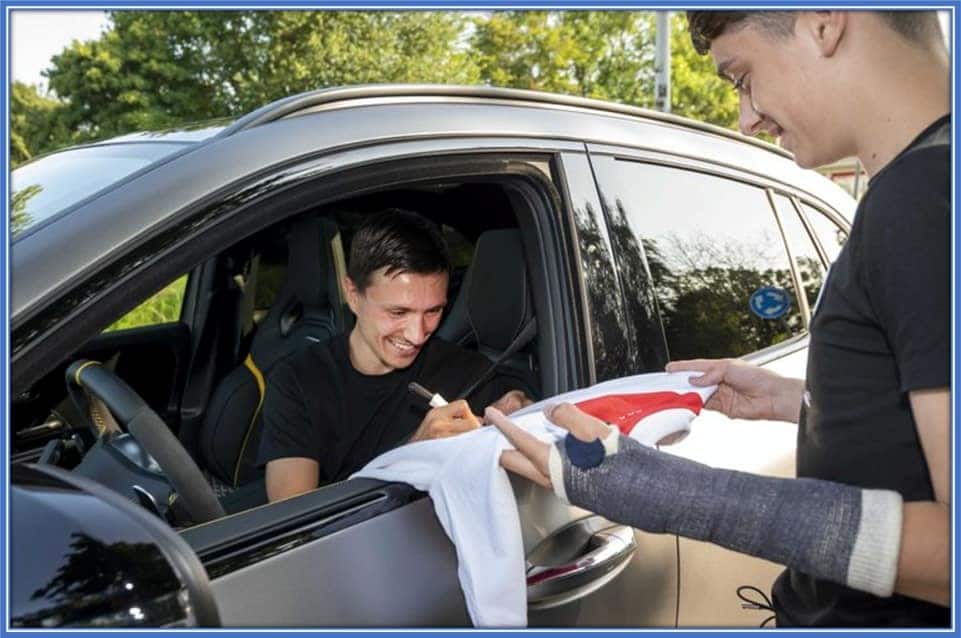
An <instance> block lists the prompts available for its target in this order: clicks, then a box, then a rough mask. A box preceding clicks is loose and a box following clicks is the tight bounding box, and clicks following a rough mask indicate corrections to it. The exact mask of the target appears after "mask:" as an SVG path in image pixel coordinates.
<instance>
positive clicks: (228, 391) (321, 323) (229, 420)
mask: <svg viewBox="0 0 961 638" xmlns="http://www.w3.org/2000/svg"><path fill="white" fill-rule="evenodd" d="M339 242H340V237H339V235H338V230H337V226H336V224H334V222H333V221H331V220H329V219H326V218H319V217H316V216H313V217H310V218H307V219H303V220H299V221H297V222H296V223H295V224H294V225H293V226H292V227H291V229H290V230H289V232H288V234H287V246H288V258H287V275H286V280H285V282H284V284H283V286H282V287H281V289H280V291H279V292H278V293H277V297H276V299H275V300H274V302H273V303H272V304H271V307H270V310H269V311H268V313H267V316H266V317H265V318H264V320H263V321H262V322H261V324H260V325H259V326H258V327H257V329H256V332H255V333H254V336H253V339H252V340H251V342H250V351H249V354H248V355H247V358H246V359H245V360H244V362H243V364H242V365H240V366H238V367H236V368H234V369H233V370H232V371H231V372H230V373H229V374H228V375H227V376H226V377H225V378H224V379H223V380H222V381H221V382H220V384H219V385H218V386H217V388H216V389H215V390H214V392H213V394H212V396H211V399H210V404H209V406H208V409H207V411H206V414H205V416H204V420H203V424H202V425H201V428H200V431H199V433H198V437H197V453H198V456H199V461H200V464H201V466H202V467H203V468H205V469H206V470H207V472H208V473H209V476H210V478H211V482H212V483H213V484H214V488H215V490H217V491H218V492H219V493H220V494H224V493H228V492H230V491H231V490H232V489H233V488H236V487H239V486H241V485H244V484H246V483H249V482H251V481H253V480H255V479H258V478H260V477H261V476H263V470H262V469H258V468H257V453H258V448H259V446H260V435H261V428H262V415H261V407H262V405H263V400H264V391H265V389H266V381H265V378H266V377H267V375H268V374H269V373H270V371H271V369H273V368H274V366H276V365H277V364H278V363H279V362H281V361H283V360H284V359H286V358H288V357H290V356H292V355H293V354H295V353H297V352H298V351H300V350H301V349H303V348H304V347H306V346H308V345H309V344H311V343H316V342H320V341H323V340H326V339H328V338H330V337H331V336H333V335H335V334H339V333H341V332H342V331H343V330H344V310H343V303H342V300H341V295H340V285H339V281H338V274H339V272H340V267H339V266H338V264H337V262H336V259H338V258H339V259H341V260H342V258H343V253H342V252H340V253H339V254H338V252H339V251H338V249H339Z"/></svg>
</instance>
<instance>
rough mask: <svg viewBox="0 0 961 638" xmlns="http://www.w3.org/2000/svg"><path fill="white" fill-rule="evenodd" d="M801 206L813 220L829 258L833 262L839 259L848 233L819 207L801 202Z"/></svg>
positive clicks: (812, 222) (816, 233) (815, 229)
mask: <svg viewBox="0 0 961 638" xmlns="http://www.w3.org/2000/svg"><path fill="white" fill-rule="evenodd" d="M801 208H802V209H803V210H804V214H805V215H806V216H807V218H808V221H809V222H811V227H812V228H813V229H814V234H815V235H817V237H818V240H819V241H820V242H821V247H822V248H823V249H824V252H825V253H827V256H828V259H829V260H830V261H832V262H833V261H834V260H835V259H837V257H838V253H839V252H841V247H842V246H844V242H846V241H847V239H848V235H847V233H845V232H844V231H843V230H842V229H841V227H840V226H838V225H837V224H835V223H834V222H833V221H831V220H830V219H829V218H828V216H827V215H825V214H824V213H822V212H821V211H819V210H818V209H816V208H813V207H811V206H808V205H807V204H801Z"/></svg>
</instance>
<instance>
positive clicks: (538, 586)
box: [527, 516, 637, 609]
mask: <svg viewBox="0 0 961 638" xmlns="http://www.w3.org/2000/svg"><path fill="white" fill-rule="evenodd" d="M636 550H637V542H636V541H635V540H634V530H633V529H631V528H630V527H626V526H624V525H615V524H614V523H611V522H610V521H607V520H605V519H603V518H601V517H600V516H588V517H586V518H582V519H580V520H577V521H574V522H573V523H570V524H568V525H565V526H564V527H562V528H561V529H559V530H557V531H556V532H554V533H553V534H551V535H550V536H548V537H547V538H545V539H544V540H543V541H541V542H540V543H539V544H538V545H537V546H536V547H535V548H534V549H533V550H531V552H530V554H528V557H527V605H528V607H529V608H530V609H549V608H551V607H556V606H558V605H564V604H566V603H569V602H572V601H574V600H577V599H579V598H583V597H584V596H586V595H588V594H590V593H591V592H594V591H596V590H598V589H599V588H601V587H603V586H604V585H606V584H607V583H608V582H609V581H611V580H612V579H613V578H614V577H615V576H617V575H618V574H619V573H621V571H623V570H624V568H625V567H627V564H628V563H629V562H630V560H631V557H632V556H634V552H635V551H636Z"/></svg>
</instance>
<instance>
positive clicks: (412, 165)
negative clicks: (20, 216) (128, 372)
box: [13, 117, 676, 626]
mask: <svg viewBox="0 0 961 638" xmlns="http://www.w3.org/2000/svg"><path fill="white" fill-rule="evenodd" d="M303 119H304V120H305V121H303V122H300V125H301V126H303V127H306V128H309V129H311V130H315V129H316V128H317V126H315V125H314V124H313V123H311V121H310V119H311V118H308V117H305V118H303ZM283 124H284V126H286V127H287V128H289V127H290V126H291V124H290V121H286V122H284V123H283ZM258 133H259V134H258V135H256V136H254V140H253V142H254V143H256V142H257V141H258V140H259V139H260V138H262V137H263V135H262V133H260V132H258ZM239 144H240V143H239V142H237V144H236V145H239ZM505 148H508V149H510V151H509V152H506V151H504V149H505ZM578 148H579V145H578V144H575V143H572V142H554V141H539V140H533V139H524V140H505V139H503V138H498V139H493V140H489V141H486V142H485V141H483V140H478V139H477V138H473V139H471V140H470V141H469V142H464V141H459V140H457V139H456V138H451V139H445V140H438V139H431V140H428V141H424V142H405V143H397V142H393V143H391V144H387V145H383V146H378V145H367V146H364V147H363V148H349V149H346V150H342V151H339V152H337V153H330V154H328V155H325V156H324V157H322V158H321V159H319V160H316V159H313V160H308V161H306V162H305V163H303V164H301V165H297V166H290V165H289V164H285V165H283V166H281V167H279V168H277V169H275V170H276V171H277V173H278V174H274V173H272V172H271V170H274V169H270V168H269V167H267V168H262V169H261V172H260V173H259V174H258V175H257V176H256V179H255V180H254V182H253V183H251V181H250V180H248V179H247V178H246V176H238V175H234V176H233V177H234V181H233V182H230V183H229V185H228V186H222V185H218V186H220V187H221V188H220V190H218V191H216V193H215V194H211V193H209V192H201V193H200V194H199V196H198V199H196V200H193V199H191V200H189V201H182V196H183V194H184V190H183V189H181V190H179V191H177V196H178V198H180V199H178V198H173V199H171V200H170V201H169V202H167V203H166V206H168V207H169V209H168V210H164V204H162V203H161V201H159V200H152V201H151V209H150V215H151V219H153V220H155V219H162V220H164V223H163V224H160V225H159V226H160V230H159V231H156V232H157V233H158V234H156V235H154V236H151V234H150V232H146V231H144V230H143V229H141V230H140V231H139V232H134V230H135V229H130V228H127V229H126V232H128V233H130V236H131V237H134V238H135V239H129V240H124V239H114V238H111V239H110V241H112V242H114V244H113V247H112V250H113V251H114V252H113V253H112V254H111V255H110V259H103V260H101V261H100V262H95V263H93V264H92V265H89V266H87V267H85V268H84V269H83V270H82V271H81V272H80V273H79V274H78V275H77V276H76V279H75V280H73V281H71V282H70V286H67V285H66V284H63V283H60V284H58V285H59V286H60V288H59V289H57V288H54V287H53V286H51V287H50V290H59V292H56V293H53V292H52V293H43V294H49V296H48V297H44V296H43V294H40V293H37V294H35V295H32V294H31V291H29V290H26V289H22V292H23V293H24V298H27V297H29V298H30V299H32V300H33V301H32V303H31V304H30V305H29V307H30V313H31V314H30V318H29V319H23V318H20V321H19V322H18V323H17V325H16V326H15V331H16V334H15V337H14V339H15V341H16V342H17V354H16V355H15V356H16V357H17V360H16V368H15V376H14V379H13V381H14V384H15V387H17V386H21V387H23V386H29V385H30V383H31V377H35V376H36V375H37V371H38V370H39V369H42V368H44V367H45V366H50V362H51V361H52V362H54V363H53V366H52V367H55V366H56V365H60V364H62V363H63V361H62V357H63V356H64V355H63V352H74V351H76V350H78V349H83V346H82V344H84V343H90V341H89V340H90V338H91V336H90V332H91V331H94V330H95V328H96V327H97V326H98V325H102V324H104V323H112V322H113V321H115V319H116V318H115V317H113V316H112V315H111V313H110V310H111V308H118V307H122V305H123V300H124V299H125V298H127V299H129V298H131V297H133V296H137V295H143V294H144V292H145V291H146V290H148V289H149V286H150V285H156V284H155V283H153V282H162V281H164V280H165V278H167V279H166V280H168V281H169V280H171V279H169V278H176V277H178V276H179V274H180V273H181V272H183V270H184V269H185V268H194V267H197V266H199V265H200V264H202V263H204V262H205V261H206V260H208V259H209V258H210V257H211V251H216V250H221V249H223V247H225V246H229V245H231V244H232V243H233V242H236V241H238V240H239V239H241V238H243V237H245V236H249V234H250V233H252V232H255V231H256V230H257V229H259V228H264V227H266V226H268V225H270V224H272V223H275V222H277V221H279V220H282V219H283V218H284V216H285V215H288V216H289V215H291V214H292V212H293V211H292V202H297V201H304V200H309V201H310V202H311V204H316V203H318V202H323V201H324V198H334V197H344V196H345V194H347V193H350V192H352V190H351V189H356V190H358V191H362V190H364V189H368V190H372V189H376V188H379V187H382V185H383V184H384V183H385V181H386V178H385V176H389V177H390V180H391V183H393V184H398V183H403V181H404V180H405V179H407V180H411V181H416V180H424V179H426V178H428V177H430V175H429V174H428V172H429V171H435V173H432V174H434V175H436V177H437V178H438V179H440V178H441V177H443V178H444V179H446V180H448V181H449V180H452V179H457V178H465V179H466V178H478V177H491V176H492V175H493V176H499V178H503V179H514V180H515V181H517V182H518V184H519V186H518V188H517V190H516V193H515V194H516V197H517V200H516V201H517V202H519V203H518V206H519V207H520V206H521V205H522V204H521V203H520V202H526V204H524V205H525V206H527V207H528V209H529V210H528V211H527V214H528V215H529V216H530V215H536V216H537V219H536V220H535V219H533V218H531V217H526V218H525V221H524V223H523V224H522V226H523V227H524V228H526V230H525V233H527V235H528V237H530V243H529V248H530V253H529V254H531V255H536V256H537V260H538V261H537V262H536V269H535V272H534V275H535V281H537V283H538V285H540V287H541V289H542V291H543V292H542V299H543V300H544V302H543V303H544V305H543V307H542V308H541V310H542V311H543V312H542V316H543V317H544V318H545V321H547V323H545V324H544V325H543V326H542V328H543V329H542V330H540V331H539V340H540V346H539V347H541V348H542V349H543V351H544V352H548V353H552V354H551V356H550V357H549V358H548V357H543V358H542V362H543V363H544V366H543V373H542V375H543V379H544V380H545V381H544V387H545V392H547V393H551V394H553V393H556V392H561V391H564V390H567V389H571V388H573V387H576V386H577V385H583V384H584V383H587V382H589V381H591V380H592V379H593V378H594V377H595V375H594V372H593V369H591V368H588V367H587V366H586V365H585V363H584V361H585V359H584V356H585V355H584V352H586V351H587V350H588V348H587V346H586V345H585V343H584V341H583V334H582V333H578V332H573V327H572V326H574V325H578V324H579V323H580V322H582V321H583V317H582V315H580V314H579V312H578V310H577V309H576V307H575V305H576V304H575V303H574V301H573V295H575V294H579V293H580V292H581V290H580V289H579V286H580V285H579V284H578V289H577V290H572V289H571V288H570V286H571V283H570V282H572V281H573V277H572V274H571V272H570V270H569V269H570V268H575V267H576V263H573V262H572V260H571V259H570V244H568V243H566V241H567V240H565V238H566V237H571V236H572V230H571V229H570V228H568V227H566V226H565V225H564V222H563V220H564V219H566V218H567V212H566V211H565V210H564V209H563V208H562V206H563V201H564V196H563V195H562V194H561V193H560V192H559V191H560V190H561V189H559V188H558V187H557V186H556V185H552V176H554V175H557V171H556V170H555V169H554V167H553V166H552V157H554V154H555V153H556V152H557V151H558V149H560V150H568V151H569V150H573V149H578ZM208 151H210V153H211V156H210V157H206V155H207V152H208ZM223 152H224V151H223V150H222V149H217V148H215V147H213V148H209V149H208V148H206V147H205V148H203V149H199V150H197V151H195V152H194V153H193V154H191V155H190V156H189V157H187V158H184V160H183V161H185V162H187V161H188V160H189V162H188V164H187V165H184V166H178V165H177V162H172V163H170V164H167V165H164V166H162V167H160V168H159V169H158V171H159V172H160V173H163V175H159V174H158V175H156V176H151V175H149V174H147V175H141V176H140V177H139V178H138V180H136V181H134V182H131V183H129V184H126V185H124V186H122V187H119V188H118V189H116V190H114V191H112V192H111V193H110V194H109V197H108V198H107V199H104V200H103V201H99V202H97V201H94V202H89V203H88V204H86V205H85V206H84V207H83V208H81V209H78V210H77V211H74V212H73V213H71V215H77V214H81V215H82V214H84V209H86V208H88V207H95V208H96V211H95V213H96V214H91V215H90V216H89V218H88V221H87V225H88V227H89V228H88V230H91V231H93V230H95V229H96V224H98V223H104V220H109V219H112V218H114V217H120V216H122V215H123V213H124V212H126V210H127V209H128V205H129V202H130V201H133V200H136V199H138V195H139V194H141V193H142V192H143V191H144V190H145V189H146V190H149V191H151V192H155V191H160V190H163V189H162V184H163V183H166V182H168V181H169V182H177V181H178V180H179V179H181V178H182V177H183V176H182V175H181V173H187V174H192V172H193V171H194V169H195V168H196V167H197V166H204V165H209V164H216V162H214V161H213V160H214V159H217V158H219V157H220V154H221V153H223ZM458 154H466V157H464V158H463V161H459V159H458V157H457V155H458ZM438 156H440V157H442V158H443V159H437V158H438ZM398 158H402V160H401V159H398ZM221 159H222V158H221ZM353 169H356V170H353ZM224 170H226V169H224ZM485 171H491V173H485ZM278 175H280V177H278ZM281 177H282V179H281ZM583 177H584V175H583V174H581V175H580V177H579V178H581V179H583ZM278 184H279V185H278ZM532 184H533V185H534V186H531V185H532ZM291 185H293V186H294V187H292V186H291ZM251 193H253V194H251ZM214 195H216V196H214ZM98 204H99V206H98ZM214 222H215V223H214ZM59 223H62V224H65V225H66V226H67V227H68V228H67V230H65V231H63V233H64V234H66V233H69V232H72V228H70V227H75V226H83V225H84V224H83V223H82V222H80V221H79V220H77V219H72V218H65V219H64V220H62V221H61V222H59ZM54 230H55V229H53V228H52V227H51V232H52V233H53V234H52V235H51V236H52V237H56V238H58V239H60V240H64V239H63V237H64V235H63V234H60V233H56V232H54ZM532 233H533V234H532ZM42 237H43V235H42V233H37V234H35V235H34V236H33V237H31V238H30V240H31V242H32V243H31V244H30V245H29V246H22V247H21V253H20V254H21V255H23V254H30V253H32V252H34V251H35V252H37V253H38V252H40V251H42V250H43V249H44V248H47V249H48V250H49V249H50V246H44V245H42V243H43V240H42ZM85 238H86V240H89V241H93V239H92V238H91V234H89V233H88V234H87V235H86V237H85ZM138 246H139V248H137V247H138ZM532 258H533V257H532ZM23 263H25V262H23ZM23 263H21V264H20V265H19V268H20V270H18V272H20V273H22V272H25V270H24V269H23ZM14 268H15V269H17V268H18V265H17V264H15V265H14ZM111 273H122V275H123V276H117V275H114V276H111ZM48 275H49V278H50V280H51V281H55V280H56V277H55V273H48ZM91 290H94V292H91ZM58 294H60V295H63V296H66V297H69V298H72V299H79V300H81V301H79V302H77V303H73V304H72V305H65V304H64V303H63V296H61V297H57V296H56V295H58ZM44 299H46V300H47V301H44ZM91 299H93V300H96V303H93V302H91V301H90V300H91ZM24 305H27V304H26V303H25V304H24ZM97 338H99V337H96V336H94V337H93V339H94V341H93V343H96V339H97ZM55 343H56V344H58V345H62V346H63V349H60V350H57V349H56V348H54V344H55ZM612 345H613V344H612ZM585 370H590V372H589V374H588V373H586V372H584V371H585ZM515 492H516V493H517V494H518V499H519V509H520V511H521V517H522V520H521V526H522V533H523V537H524V539H523V540H524V543H525V549H527V550H530V551H531V552H533V553H535V554H536V555H535V556H533V558H536V559H537V560H539V561H541V565H542V566H548V567H550V566H552V565H564V564H567V563H571V562H574V561H577V559H578V558H579V557H581V556H584V555H585V554H590V553H591V552H593V551H594V550H600V549H605V548H606V547H607V542H608V541H607V539H606V536H605V535H604V534H597V533H596V532H603V531H604V529H605V527H604V526H603V524H602V523H599V522H598V521H597V520H596V518H594V517H591V516H590V515H589V514H588V513H587V512H582V511H578V510H573V509H571V508H569V507H568V506H566V505H565V504H563V503H561V502H560V501H558V500H557V499H556V498H555V497H554V496H553V494H552V493H550V492H548V491H546V490H543V489H542V488H539V487H536V486H533V485H531V484H530V483H527V482H526V481H519V482H517V481H515ZM562 532H563V533H562ZM183 538H184V539H186V540H187V541H188V542H189V544H190V545H191V547H192V548H193V549H194V551H195V552H196V553H197V555H198V556H199V557H200V558H201V560H202V562H203V564H204V567H205V568H206V569H207V571H208V573H209V576H210V578H211V582H212V586H213V589H214V592H215V595H216V598H217V601H218V606H220V607H221V613H220V616H221V620H222V622H223V623H224V624H225V625H229V626H247V625H258V626H294V625H297V626H372V625H373V626H401V625H403V626H406V625H415V626H444V625H461V624H467V623H468V620H467V618H466V612H465V608H464V604H463V600H462V596H461V594H460V587H459V583H458V581H457V565H456V555H455V552H454V549H453V547H452V545H451V544H450V542H449V541H448V540H447V539H446V536H445V535H444V534H443V532H442V531H441V529H440V527H439V526H438V524H437V521H436V518H435V517H434V514H433V508H432V506H431V503H430V500H429V499H427V498H424V496H423V495H422V494H419V493H414V492H413V491H412V490H410V489H409V488H405V487H403V486H399V487H398V486H394V485H384V484H380V483H377V482H365V481H348V482H346V483H341V484H335V485H331V486H328V487H324V488H322V489H319V490H317V491H315V492H311V493H309V494H306V495H303V496H301V497H298V498H295V499H290V500H289V501H284V502H281V503H275V504H271V505H267V506H264V507H259V508H255V509H252V510H248V511H245V512H241V513H239V514H236V515H233V516H229V517H225V518H223V519H219V520H216V521H213V522H211V523H207V524H204V525H199V526H195V527H192V528H189V529H187V530H184V531H183ZM552 538H554V539H555V540H556V541H557V542H554V541H552V540H551V539H552ZM565 539H569V541H565ZM545 541H547V542H548V545H544V542H545ZM562 541H563V542H562ZM657 542H658V539H654V540H652V541H650V542H647V543H646V547H648V549H650V550H651V551H647V550H646V549H645V547H644V546H642V547H641V552H642V553H641V555H640V556H646V558H645V559H643V560H642V559H641V558H640V556H639V557H638V559H636V560H635V562H634V565H635V566H636V567H638V568H641V569H642V570H646V571H643V572H638V571H635V570H628V571H626V572H618V571H616V570H615V571H612V570H611V569H602V570H600V571H597V570H593V569H592V567H595V566H597V565H596V561H595V560H594V558H591V560H592V561H594V562H593V563H590V564H586V565H583V566H581V567H584V568H586V569H580V570H579V571H580V573H579V574H578V576H579V580H575V581H573V582H563V580H564V579H559V580H560V581H561V582H553V583H552V584H553V585H554V586H555V587H554V589H553V590H552V591H549V592H546V595H545V596H544V597H543V599H542V602H543V604H542V605H540V609H534V610H533V611H532V614H531V623H532V624H551V625H577V624H584V625H602V624H608V623H609V624H621V625H633V626H647V625H654V624H668V623H670V622H672V620H673V614H674V611H675V603H676V597H675V591H676V590H675V584H676V579H675V573H676V562H675V560H674V558H675V553H674V551H673V542H672V543H671V547H669V548H668V551H667V552H666V553H665V552H662V551H660V549H658V548H655V547H653V546H654V545H655V544H657ZM551 543H553V544H551ZM623 549H624V550H630V551H627V553H624V552H623V551H621V552H620V553H618V554H617V556H615V558H618V557H623V556H632V555H633V554H632V553H631V552H632V551H633V546H632V545H630V544H629V543H628V544H627V545H624V546H623ZM601 566H602V567H617V568H620V567H623V565H622V564H621V563H618V562H614V563H611V562H610V561H608V562H607V563H606V564H601ZM619 573H622V574H623V575H622V576H618V574H619ZM638 573H646V574H647V576H646V577H645V578H646V580H645V581H643V582H642V581H641V580H638V579H637V578H635V577H634V576H635V575H636V574H638ZM615 576H616V577H617V578H614V577H615ZM612 578H614V580H611V579H612ZM651 579H653V591H656V592H657V595H652V596H648V597H647V598H646V599H645V602H644V604H636V603H635V602H633V598H634V596H635V595H636V593H635V592H637V591H639V590H640V589H643V587H642V585H643V584H644V582H650V581H651ZM602 586H603V587H604V588H603V589H602V590H599V588H600V587H602ZM265 592H268V594H265ZM612 600H616V601H620V603H619V604H617V605H616V606H615V607H614V608H615V609H617V610H618V613H611V611H610V610H611V608H612V606H611V601H612ZM628 601H631V604H630V605H628V604H627V602H628Z"/></svg>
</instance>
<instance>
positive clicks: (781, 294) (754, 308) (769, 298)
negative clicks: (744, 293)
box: [749, 286, 791, 319]
mask: <svg viewBox="0 0 961 638" xmlns="http://www.w3.org/2000/svg"><path fill="white" fill-rule="evenodd" d="M749 305H750V306H751V312H753V313H754V314H756V315H757V316H758V317H760V318H761V319H780V318H781V317H783V316H784V315H785V314H787V311H788V310H790V309H791V296H790V295H789V294H788V292H787V290H785V289H784V288H777V287H776V286H765V287H763V288H758V289H757V290H755V291H754V294H752V295H751V301H750V303H749Z"/></svg>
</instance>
